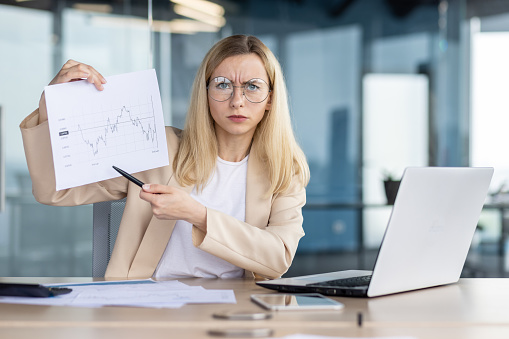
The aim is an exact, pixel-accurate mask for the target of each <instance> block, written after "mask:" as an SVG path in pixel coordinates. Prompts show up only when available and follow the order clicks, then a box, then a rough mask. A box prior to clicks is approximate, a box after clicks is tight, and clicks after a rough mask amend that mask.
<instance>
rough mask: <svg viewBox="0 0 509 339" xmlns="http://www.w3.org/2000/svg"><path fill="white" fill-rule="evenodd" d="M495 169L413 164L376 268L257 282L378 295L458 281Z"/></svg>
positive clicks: (293, 288) (292, 289)
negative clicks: (416, 165)
mask: <svg viewBox="0 0 509 339" xmlns="http://www.w3.org/2000/svg"><path fill="white" fill-rule="evenodd" d="M492 175H493V168H472V167H409V168H407V169H406V170H405V172H404V174H403V177H402V179H401V184H400V187H399V190H398V194H397V197H396V201H395V203H394V207H393V209H392V213H391V216H390V219H389V222H388V225H387V228H386V230H385V234H384V237H383V240H382V244H381V245H380V249H379V252H378V257H377V259H376V263H375V267H374V268H373V271H357V270H349V271H338V272H332V273H324V274H315V275H308V276H301V277H294V278H281V279H275V280H268V281H258V282H257V284H258V285H259V286H263V287H266V288H269V289H273V290H278V291H284V292H318V293H322V294H326V295H337V296H352V297H376V296H382V295H387V294H392V293H399V292H405V291H411V290H416V289H421V288H427V287H432V286H438V285H444V284H451V283H455V282H457V281H458V280H459V278H460V275H461V271H462V270H463V265H464V264H465V260H466V257H467V254H468V250H469V248H470V243H471V241H472V237H473V236H474V232H475V229H476V226H477V222H478V220H479V216H480V213H481V210H482V208H483V205H484V202H485V200H486V196H487V193H488V188H489V185H490V181H491V177H492Z"/></svg>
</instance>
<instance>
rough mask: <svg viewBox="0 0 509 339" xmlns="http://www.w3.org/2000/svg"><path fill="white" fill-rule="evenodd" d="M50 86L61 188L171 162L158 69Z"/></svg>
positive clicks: (50, 114) (50, 111)
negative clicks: (96, 82)
mask: <svg viewBox="0 0 509 339" xmlns="http://www.w3.org/2000/svg"><path fill="white" fill-rule="evenodd" d="M106 80H107V84H106V85H105V86H104V87H105V89H104V90H103V91H98V90H97V89H96V88H95V87H94V86H93V85H91V84H89V83H88V82H86V81H79V82H72V83H66V84H59V85H55V86H48V87H46V89H45V95H46V102H47V108H48V120H49V128H50V135H51V144H52V150H53V161H54V164H55V176H56V183H57V187H56V189H57V190H61V189H66V188H70V187H75V186H80V185H84V184H89V183H93V182H97V181H101V180H105V179H110V178H113V177H117V176H118V173H117V172H116V171H115V170H113V169H112V166H113V165H115V166H117V167H120V168H122V169H124V170H125V171H127V172H131V173H136V172H140V171H144V170H148V169H151V168H155V167H161V166H165V165H168V152H167V145H166V135H165V131H164V119H163V113H162V106H161V99H160V94H159V87H158V85H157V78H156V75H155V72H154V70H148V71H142V72H135V73H128V74H122V75H117V76H113V77H108V78H106Z"/></svg>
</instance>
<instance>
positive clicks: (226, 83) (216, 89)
mask: <svg viewBox="0 0 509 339" xmlns="http://www.w3.org/2000/svg"><path fill="white" fill-rule="evenodd" d="M207 88H208V91H209V95H210V96H211V97H212V99H214V100H216V101H226V100H228V99H229V98H230V97H231V95H232V93H233V84H232V82H231V81H230V80H229V79H227V78H225V77H216V78H214V79H212V80H210V82H209V85H208V87H207Z"/></svg>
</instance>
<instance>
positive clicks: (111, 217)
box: [92, 198, 125, 277]
mask: <svg viewBox="0 0 509 339" xmlns="http://www.w3.org/2000/svg"><path fill="white" fill-rule="evenodd" d="M124 207H125V198H124V199H122V200H114V201H104V202H99V203H95V204H94V221H93V223H94V231H93V246H92V277H104V273H105V272H106V266H108V262H109V261H110V257H111V251H112V250H113V246H114V245H115V239H116V238H117V234H118V228H119V226H120V220H121V219H122V214H123V213H124Z"/></svg>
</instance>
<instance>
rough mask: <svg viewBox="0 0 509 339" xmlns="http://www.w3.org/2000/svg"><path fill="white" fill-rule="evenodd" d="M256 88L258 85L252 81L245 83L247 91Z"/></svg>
mask: <svg viewBox="0 0 509 339" xmlns="http://www.w3.org/2000/svg"><path fill="white" fill-rule="evenodd" d="M258 88H259V87H258V86H256V85H255V84H252V83H251V84H246V89H247V90H248V91H256V90H257V89H258Z"/></svg>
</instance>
